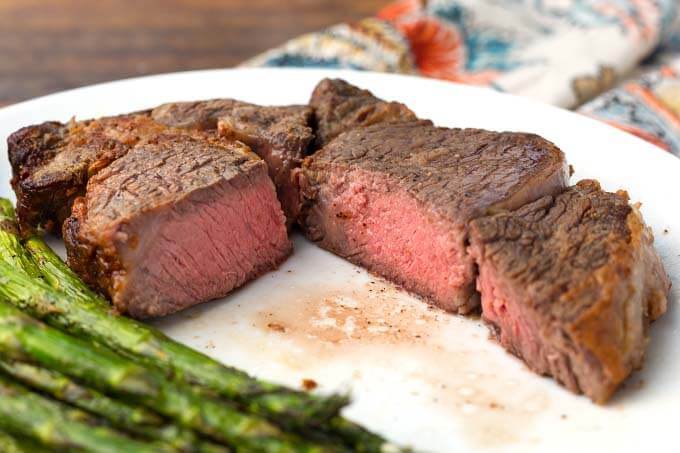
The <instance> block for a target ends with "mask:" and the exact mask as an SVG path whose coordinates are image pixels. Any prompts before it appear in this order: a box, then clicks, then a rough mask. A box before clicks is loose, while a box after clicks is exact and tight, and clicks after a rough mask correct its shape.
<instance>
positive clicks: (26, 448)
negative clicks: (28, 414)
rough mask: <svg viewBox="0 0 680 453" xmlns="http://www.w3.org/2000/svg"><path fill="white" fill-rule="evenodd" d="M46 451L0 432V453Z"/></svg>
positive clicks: (39, 452)
mask: <svg viewBox="0 0 680 453" xmlns="http://www.w3.org/2000/svg"><path fill="white" fill-rule="evenodd" d="M46 451H47V450H45V449H44V448H43V447H41V446H40V445H38V444H36V443H35V442H31V441H29V440H27V439H24V438H21V437H18V436H12V435H11V434H9V433H6V432H4V431H0V453H43V452H46Z"/></svg>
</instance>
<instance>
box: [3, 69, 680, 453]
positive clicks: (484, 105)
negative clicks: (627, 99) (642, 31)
mask: <svg viewBox="0 0 680 453" xmlns="http://www.w3.org/2000/svg"><path fill="white" fill-rule="evenodd" d="M325 76H329V77H342V78H345V79H347V80H348V81H350V82H352V83H355V84H357V85H359V86H361V87H365V88H369V89H371V90H373V91H374V92H375V94H376V95H378V96H381V97H384V98H387V99H394V100H399V101H402V102H405V103H406V104H408V105H409V106H410V107H411V108H412V109H414V110H415V111H416V113H418V114H419V115H420V116H422V117H427V118H431V119H433V120H434V121H435V122H436V123H437V124H439V125H444V126H458V127H465V126H471V127H481V128H487V129H496V130H521V131H530V132H536V133H539V134H541V135H543V136H544V137H546V138H548V139H550V140H552V141H554V142H555V143H557V145H558V146H560V147H561V148H562V149H563V150H564V151H565V153H566V155H567V159H568V160H569V162H570V163H571V164H572V165H573V166H574V168H575V169H576V174H575V175H574V178H573V180H574V181H575V180H577V179H579V178H584V177H596V178H597V179H599V180H600V181H601V182H602V183H603V185H604V187H605V188H607V189H610V190H615V189H618V188H626V189H627V190H628V191H629V192H630V194H631V197H632V199H633V200H635V201H641V202H642V203H643V207H642V211H643V213H644V216H645V219H646V220H647V222H648V223H649V224H650V225H651V226H652V227H653V229H654V232H655V235H656V245H657V248H658V250H659V252H660V253H661V255H662V257H663V261H664V264H665V265H666V269H667V270H668V272H669V273H670V275H671V277H672V279H673V281H674V289H673V294H672V296H671V304H670V308H669V312H668V314H667V315H666V316H665V317H664V318H663V319H661V320H660V321H658V322H657V323H655V324H654V325H653V328H652V332H651V334H652V341H651V344H650V347H649V351H648V356H647V360H646V363H645V367H644V370H643V371H642V372H639V373H636V374H635V375H633V376H632V377H631V378H630V379H629V380H628V382H627V384H626V386H625V388H624V389H623V390H622V391H621V392H619V393H618V395H617V396H616V397H615V398H614V400H613V401H611V403H610V404H608V405H607V406H604V407H601V406H596V405H594V404H592V403H590V402H589V401H588V400H587V399H586V398H583V397H579V396H575V395H572V394H571V393H569V392H567V391H566V390H564V389H562V388H561V387H559V386H558V385H556V384H555V383H554V382H553V381H552V380H550V379H547V378H541V377H538V376H536V375H534V374H532V373H531V372H529V371H528V370H527V369H526V368H525V367H524V366H523V365H522V364H521V363H520V361H519V360H517V359H515V358H513V357H511V356H510V355H508V354H506V353H505V352H503V350H502V349H501V348H500V347H498V346H497V345H496V344H495V343H494V342H493V341H491V340H489V338H488V333H487V330H486V328H485V327H484V326H483V325H482V324H481V322H480V321H479V320H475V319H466V318H462V317H457V316H451V315H448V314H445V313H442V312H439V311H437V310H433V309H428V307H427V306H426V305H425V304H423V303H422V302H420V301H418V300H415V299H413V298H412V297H409V296H408V295H406V294H403V293H402V292H400V291H398V290H396V289H394V288H392V287H391V286H390V285H389V284H387V283H384V282H381V281H379V280H377V279H375V278H372V277H370V276H369V275H367V274H366V273H365V272H364V271H362V270H360V269H358V268H356V267H354V266H352V265H350V264H348V263H346V262H344V261H342V260H340V259H338V258H336V257H334V256H332V255H330V254H328V253H326V252H323V251H321V250H319V249H318V248H316V247H315V246H313V245H312V244H310V243H308V242H307V241H306V240H305V239H304V238H302V237H300V236H296V237H295V246H296V247H295V253H294V255H293V256H292V257H291V258H290V259H289V260H288V261H287V262H286V263H285V264H284V265H283V266H282V268H281V269H280V270H278V271H277V272H273V273H270V274H268V275H265V276H264V277H262V278H260V279H259V280H258V281H256V282H254V283H251V284H249V285H247V286H246V287H245V288H243V289H241V290H239V291H237V292H235V293H234V294H232V295H231V296H230V297H228V298H226V299H224V300H221V301H217V302H212V303H208V304H204V305H202V306H199V307H196V308H194V309H192V310H188V311H186V312H183V313H181V314H179V315H176V316H174V317H171V318H168V319H165V320H162V321H160V322H158V323H157V325H158V326H159V327H160V328H162V329H163V330H164V331H165V332H167V333H168V334H169V335H171V336H173V337H174V338H176V339H178V340H180V341H182V342H184V343H186V344H189V345H191V346H193V347H195V348H198V349H199V350H201V351H204V352H205V353H207V354H209V355H211V356H213V357H215V358H217V359H219V360H222V361H224V362H225V363H228V364H231V365H235V366H237V367H240V368H243V369H245V370H247V371H249V372H251V373H253V374H255V375H257V376H261V377H263V378H267V379H271V380H277V381H280V382H284V383H286V384H289V385H291V386H299V385H300V384H301V381H302V379H305V378H307V379H313V380H315V381H317V382H318V383H319V391H322V392H329V391H333V390H342V391H350V392H351V394H352V395H353V397H354V404H352V405H351V406H350V407H349V408H348V409H347V410H346V415H347V416H349V417H351V418H353V419H355V420H357V421H359V422H361V423H363V424H365V425H366V426H368V427H370V428H372V429H374V430H376V431H379V432H380V433H382V434H384V435H385V436H387V437H389V438H390V439H393V440H394V441H397V442H400V443H404V444H410V445H413V446H415V447H417V448H419V449H423V450H426V451H441V452H460V453H462V452H468V451H483V452H486V451H499V450H502V451H517V452H534V451H535V452H539V451H540V452H574V451H578V452H584V451H598V452H599V451H616V452H638V451H641V450H643V449H644V450H646V451H679V450H678V448H679V447H678V446H677V445H678V439H677V432H676V429H677V422H678V415H680V360H679V359H678V357H677V348H678V346H680V318H679V317H678V307H677V300H678V287H679V286H680V285H678V283H680V279H678V277H680V267H679V265H680V259H679V258H678V257H679V256H680V255H679V254H680V214H679V212H678V207H677V199H678V195H679V194H680V160H677V159H676V158H674V157H672V156H670V155H668V154H665V153H664V152H663V151H661V150H660V149H657V148H655V147H653V146H652V145H649V144H647V143H645V142H643V141H641V140H638V139H637V138H634V137H632V136H631V135H628V134H625V133H623V132H620V131H618V130H615V129H613V128H611V127H609V126H606V125H603V124H600V123H598V122H596V121H593V120H590V119H588V118H585V117H582V116H578V115H576V114H573V113H570V112H566V111H563V110H559V109H556V108H553V107H549V106H545V105H542V104H537V103H535V102H532V101H529V100H526V99H522V98H518V97H513V96H508V95H502V94H498V93H495V92H492V91H487V90H483V89H478V88H471V87H467V86H461V85H455V84H451V83H446V82H438V81H432V80H426V79H419V78H413V77H404V76H393V75H382V74H371V73H359V72H347V71H316V70H280V69H257V70H218V71H199V72H187V73H178V74H169V75H161V76H153V77H145V78H141V79H132V80H124V81H119V82H113V83H106V84H103V85H97V86H92V87H87V88H82V89H78V90H73V91H68V92H64V93H60V94H55V95H51V96H47V97H43V98H40V99H35V100H32V101H28V102H25V103H22V104H18V105H14V106H11V107H8V108H5V109H3V110H0V136H1V137H5V136H7V135H8V134H9V133H10V132H12V131H14V130H16V129H17V128H19V127H21V126H25V125H28V124H33V123H38V122H41V121H45V120H60V121H66V120H68V119H69V118H70V117H71V116H74V115H75V116H76V117H77V118H80V119H84V118H89V117H96V116H101V115H105V114H115V113H121V112H128V111H133V110H138V109H142V108H146V107H150V106H154V105H156V104H159V103H162V102H168V101H177V100H193V99H203V98H214V97H235V98H238V99H242V100H245V101H251V102H256V103H262V104H286V103H305V102H306V101H307V99H308V97H309V95H310V93H311V91H312V88H313V87H314V85H315V84H316V83H317V82H318V81H319V80H320V79H321V78H322V77H325ZM0 146H3V147H4V146H5V145H4V143H3V144H2V145H0ZM2 151H3V153H4V151H5V149H4V148H2ZM9 175H10V170H9V166H8V164H7V163H6V162H4V161H3V162H2V164H1V167H0V181H1V186H0V187H1V189H0V192H1V194H2V195H4V196H7V195H10V194H11V191H10V188H9V184H8V183H7V181H8V180H9Z"/></svg>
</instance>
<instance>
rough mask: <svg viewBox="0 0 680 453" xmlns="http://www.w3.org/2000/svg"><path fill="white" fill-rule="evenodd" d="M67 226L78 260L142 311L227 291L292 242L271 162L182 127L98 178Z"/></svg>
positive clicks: (129, 306)
mask: <svg viewBox="0 0 680 453" xmlns="http://www.w3.org/2000/svg"><path fill="white" fill-rule="evenodd" d="M63 236H64V240H65V242H66V248H67V253H68V263H69V265H70V266H71V268H73V269H74V270H75V271H76V272H77V273H78V274H79V275H81V276H82V277H83V279H84V280H85V281H86V282H87V283H88V284H90V285H92V286H94V287H95V288H98V289H99V290H101V291H102V292H104V293H105V294H107V295H108V296H109V297H110V298H111V300H112V302H113V304H114V307H115V308H116V309H117V310H118V311H119V312H121V313H128V314H129V315H131V316H133V317H136V318H148V317H156V316H162V315H166V314H169V313H173V312H175V311H177V310H181V309H183V308H186V307H188V306H191V305H194V304H197V303H200V302H204V301H207V300H210V299H214V298H218V297H222V296H224V295H226V294H227V293H229V292H230V291H231V290H233V289H234V288H237V287H239V286H241V285H243V284H244V283H246V282H248V281H249V280H251V279H253V278H255V277H257V276H259V275H261V274H262V273H264V272H266V271H269V270H271V269H274V268H275V267H277V266H278V265H279V264H280V263H281V262H282V261H283V260H284V259H285V258H286V257H287V256H288V255H289V254H290V252H291V243H290V241H289V240H288V236H287V231H286V226H285V218H284V215H283V212H282V211H281V207H280V205H279V203H278V201H277V199H276V192H275V190H274V185H273V184H272V182H271V180H270V179H269V177H268V175H267V167H266V165H265V163H264V162H263V161H262V160H261V159H259V158H258V157H257V156H256V155H255V154H253V153H252V152H251V151H250V149H249V148H248V147H247V146H245V145H243V144H241V143H239V142H236V141H231V142H228V141H224V140H217V139H215V140H205V139H201V138H196V137H193V136H189V135H186V136H182V135H176V134H170V135H164V134H161V135H160V136H158V137H157V139H156V140H155V141H154V142H149V143H145V144H140V145H138V146H136V147H135V148H133V149H132V150H130V151H129V152H128V153H127V154H125V156H123V157H120V158H119V159H117V160H115V161H114V162H112V163H111V164H110V165H109V166H108V167H107V168H105V169H103V170H101V171H100V172H99V173H97V174H96V175H95V176H93V177H92V178H90V180H89V182H88V185H87V193H86V195H85V196H83V197H79V198H77V199H76V201H75V203H74V205H73V213H72V215H71V217H69V218H68V219H67V220H66V222H64V226H63Z"/></svg>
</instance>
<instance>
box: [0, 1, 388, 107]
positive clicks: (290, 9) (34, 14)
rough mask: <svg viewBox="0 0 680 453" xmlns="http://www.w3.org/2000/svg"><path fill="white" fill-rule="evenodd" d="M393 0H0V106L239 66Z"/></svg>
mask: <svg viewBox="0 0 680 453" xmlns="http://www.w3.org/2000/svg"><path fill="white" fill-rule="evenodd" d="M388 3H389V0H321V1H312V0H194V1H191V0H137V1H135V0H0V105H6V104H10V103H14V102H17V101H21V100H25V99H28V98H31V97H35V96H40V95H43V94H47V93H51V92H55V91H60V90H64V89H68V88H74V87H78V86H82V85H87V84H91V83H97V82H104V81H107V80H115V79H119V78H124V77H134V76H139V75H144V74H153V73H159V72H170V71H181V70H188V69H204V68H223V67H230V66H234V65H236V64H238V63H240V62H242V61H244V60H246V59H248V58H250V57H252V56H255V55H256V54H258V53H260V52H262V51H264V50H267V49H268V48H270V47H274V46H276V45H278V44H281V43H283V42H284V41H286V40H288V39H290V38H293V37H295V36H297V35H299V34H302V33H305V32H310V31H314V30H318V29H320V28H323V27H326V26H328V25H332V24H335V23H338V22H343V21H354V20H358V19H361V18H363V17H366V16H371V15H373V14H375V13H376V12H377V11H378V10H379V9H380V8H381V7H383V6H385V5H386V4H388Z"/></svg>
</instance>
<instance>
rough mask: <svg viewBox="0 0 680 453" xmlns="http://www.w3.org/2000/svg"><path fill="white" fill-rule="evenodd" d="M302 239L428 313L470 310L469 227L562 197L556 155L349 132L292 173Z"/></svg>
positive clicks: (456, 135)
mask: <svg viewBox="0 0 680 453" xmlns="http://www.w3.org/2000/svg"><path fill="white" fill-rule="evenodd" d="M296 177H297V180H298V183H299V185H300V191H301V198H302V208H301V213H300V219H299V220H300V224H301V227H302V229H303V231H304V232H305V234H306V235H307V236H308V237H309V238H310V239H311V240H313V241H316V242H318V243H319V245H320V246H321V247H323V248H325V249H327V250H330V251H332V252H333V253H336V254H338V255H340V256H342V257H345V258H347V259H348V260H350V261H352V262H353V263H356V264H359V265H361V266H364V267H366V268H367V269H369V270H370V271H372V272H374V273H376V274H379V275H381V276H383V277H386V278H387V279H389V280H392V281H394V282H396V283H398V284H399V285H401V286H403V287H404V288H406V289H408V290H410V291H412V292H414V293H416V294H419V295H421V296H423V297H425V298H427V299H428V300H430V301H432V302H433V303H435V304H436V305H438V306H440V307H442V308H444V309H446V310H449V311H453V312H459V313H466V312H469V311H471V310H474V309H476V308H477V307H478V300H477V299H478V298H477V297H476V293H475V290H474V282H475V265H474V262H473V260H472V258H471V257H470V256H469V255H468V254H467V251H466V244H467V223H468V221H469V220H471V219H473V218H475V217H478V216H481V215H484V214H487V213H489V212H494V210H500V209H505V208H516V207H518V206H521V205H522V204H524V203H526V202H528V201H532V200H535V199H537V198H539V197H541V196H543V195H546V194H551V193H554V192H556V191H559V190H561V189H562V188H564V187H565V185H566V181H567V179H568V175H567V168H566V163H565V160H564V155H563V154H562V152H561V151H560V150H559V149H557V148H556V147H555V146H554V145H552V144H551V143H550V142H548V141H546V140H544V139H542V138H540V137H538V136H536V135H531V134H520V133H509V132H505V133H497V132H489V131H483V130H478V129H445V128H438V127H434V126H432V125H431V124H429V123H427V122H410V123H407V122H403V123H390V124H380V125H374V126H368V127H364V128H359V129H354V130H352V131H349V132H346V133H344V134H342V135H341V136H339V137H337V138H336V139H335V140H333V141H332V142H331V143H330V144H328V145H327V146H326V147H324V148H323V149H322V150H321V151H319V152H317V153H316V154H314V155H313V156H310V157H308V158H307V159H305V162H304V164H303V166H302V169H301V170H299V171H298V172H297V175H296Z"/></svg>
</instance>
